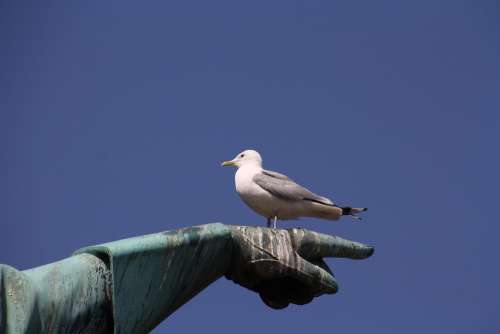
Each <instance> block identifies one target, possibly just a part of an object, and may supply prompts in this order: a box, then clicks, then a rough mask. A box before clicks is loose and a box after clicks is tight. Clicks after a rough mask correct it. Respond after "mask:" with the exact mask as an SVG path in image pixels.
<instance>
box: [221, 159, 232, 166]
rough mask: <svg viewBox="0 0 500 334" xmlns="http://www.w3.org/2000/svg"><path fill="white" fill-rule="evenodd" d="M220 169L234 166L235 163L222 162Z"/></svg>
mask: <svg viewBox="0 0 500 334" xmlns="http://www.w3.org/2000/svg"><path fill="white" fill-rule="evenodd" d="M220 165H221V166H222V167H226V166H234V165H235V163H234V161H232V160H230V161H224V162H222V163H221V164H220Z"/></svg>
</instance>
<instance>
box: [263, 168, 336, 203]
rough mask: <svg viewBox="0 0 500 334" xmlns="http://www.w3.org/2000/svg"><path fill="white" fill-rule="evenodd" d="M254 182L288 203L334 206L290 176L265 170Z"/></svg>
mask: <svg viewBox="0 0 500 334" xmlns="http://www.w3.org/2000/svg"><path fill="white" fill-rule="evenodd" d="M253 181H254V182H255V183H256V184H257V185H259V187H261V188H262V189H264V190H266V191H267V192H269V193H271V194H273V195H274V196H276V197H278V198H281V199H283V200H286V201H304V200H305V201H312V202H318V203H321V204H325V205H333V202H332V201H331V200H329V199H328V198H326V197H323V196H319V195H316V194H315V193H313V192H312V191H310V190H309V189H307V188H305V187H302V186H301V185H299V184H297V183H295V182H294V181H293V180H292V179H290V178H289V177H288V176H286V175H283V174H280V173H277V172H272V171H268V170H264V171H263V172H262V174H257V175H255V176H254V177H253Z"/></svg>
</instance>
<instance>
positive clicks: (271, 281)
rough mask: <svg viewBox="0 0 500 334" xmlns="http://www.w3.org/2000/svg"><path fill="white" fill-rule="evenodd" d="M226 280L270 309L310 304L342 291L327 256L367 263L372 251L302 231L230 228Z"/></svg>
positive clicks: (357, 244)
mask: <svg viewBox="0 0 500 334" xmlns="http://www.w3.org/2000/svg"><path fill="white" fill-rule="evenodd" d="M231 228H232V230H231V234H232V240H233V245H232V246H233V251H232V258H231V265H230V268H229V271H228V272H227V273H226V277H227V278H228V279H231V280H233V281H234V282H236V283H238V284H240V285H242V286H244V287H246V288H248V289H250V290H252V291H255V292H257V293H258V294H259V295H260V297H261V298H262V300H263V301H264V303H265V304H266V305H268V306H269V307H272V308H275V309H281V308H285V307H287V306H288V305H289V304H290V303H293V304H299V305H303V304H307V303H309V302H311V301H312V299H313V298H314V297H318V296H321V295H322V294H325V293H328V294H333V293H336V292H337V290H338V285H337V281H336V280H335V278H334V276H333V274H332V272H331V270H330V268H328V266H327V265H326V263H325V262H324V261H323V257H344V258H350V259H365V258H367V257H369V256H371V255H372V254H373V251H374V249H373V247H371V246H367V245H364V244H361V243H358V242H354V241H349V240H345V239H342V238H339V237H336V236H329V235H326V234H321V233H317V232H313V231H308V230H304V229H289V230H282V229H271V228H264V227H245V226H232V227H231Z"/></svg>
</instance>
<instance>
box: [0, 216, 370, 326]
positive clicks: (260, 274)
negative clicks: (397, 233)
mask: <svg viewBox="0 0 500 334" xmlns="http://www.w3.org/2000/svg"><path fill="white" fill-rule="evenodd" d="M372 253H373V248H372V247H370V246H367V245H363V244H361V243H357V242H352V241H348V240H344V239H341V238H339V237H335V236H328V235H324V234H319V233H316V232H312V231H307V230H303V229H290V230H281V229H269V228H262V227H243V226H230V225H223V224H208V225H201V226H197V227H190V228H185V229H179V230H175V231H168V232H163V233H157V234H151V235H146V236H141V237H136V238H131V239H125V240H119V241H114V242H110V243H106V244H102V245H98V246H91V247H86V248H83V249H80V250H78V251H77V252H76V253H75V254H74V255H73V256H71V257H69V258H67V259H64V260H62V261H59V262H55V263H51V264H48V265H45V266H42V267H38V268H34V269H30V270H26V271H18V270H16V269H14V268H12V267H9V266H6V265H0V333H1V334H3V333H5V334H11V333H113V332H114V333H147V332H149V331H151V329H153V328H154V327H155V326H157V325H158V324H159V323H160V322H161V321H162V320H163V319H165V318H166V317H168V316H169V315H170V314H171V313H173V312H174V311H175V310H176V309H177V308H179V307H180V306H182V305H183V304H184V303H186V302H187V301H188V300H189V299H191V298H192V297H194V296H195V295H196V294H197V293H198V292H200V291H201V290H203V289H204V288H205V287H207V286H208V285H209V284H211V283H212V282H214V281H215V280H217V279H218V278H220V277H221V276H224V275H225V276H226V277H227V278H229V279H231V280H233V281H234V282H236V283H237V284H239V285H241V286H244V287H246V288H248V289H250V290H252V291H255V292H257V293H258V294H259V295H260V296H261V298H262V300H263V301H264V303H266V305H268V306H270V307H272V308H276V309H279V308H284V307H286V306H287V305H289V304H290V303H294V304H307V303H309V302H311V301H312V299H313V298H314V297H318V296H321V295H323V294H332V293H335V292H336V291H337V289H338V285H337V281H336V280H335V278H334V276H333V274H332V273H331V271H330V269H329V268H328V266H327V265H326V264H325V262H324V261H323V257H346V258H351V259H364V258H367V257H369V256H370V255H371V254H372Z"/></svg>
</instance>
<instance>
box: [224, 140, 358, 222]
mask: <svg viewBox="0 0 500 334" xmlns="http://www.w3.org/2000/svg"><path fill="white" fill-rule="evenodd" d="M221 166H235V167H237V168H238V170H237V171H236V175H235V177H234V183H235V185H236V192H237V193H238V194H239V195H240V198H241V199H242V200H243V202H245V204H246V205H248V206H249V207H250V208H251V209H252V210H254V211H255V212H257V213H258V214H259V215H261V216H264V217H265V218H267V227H271V222H272V226H273V228H276V222H277V220H278V219H279V220H289V219H298V218H300V217H314V218H321V219H327V220H339V219H340V217H341V216H352V217H353V218H355V219H358V220H361V218H360V217H359V216H358V215H357V214H358V213H360V212H363V211H367V210H368V209H367V208H353V207H348V206H346V207H339V206H337V205H335V204H334V203H333V202H332V201H331V200H330V199H328V198H326V197H323V196H320V195H317V194H315V193H313V192H312V191H310V190H309V189H307V188H305V187H303V186H301V185H299V184H297V183H296V182H295V181H293V180H292V179H290V178H289V177H288V176H286V175H283V174H280V173H277V172H273V171H270V170H265V169H263V168H262V158H261V156H260V154H259V152H257V151H255V150H245V151H243V152H241V153H239V154H238V155H237V156H236V157H235V158H234V159H233V160H229V161H224V162H222V164H221Z"/></svg>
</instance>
